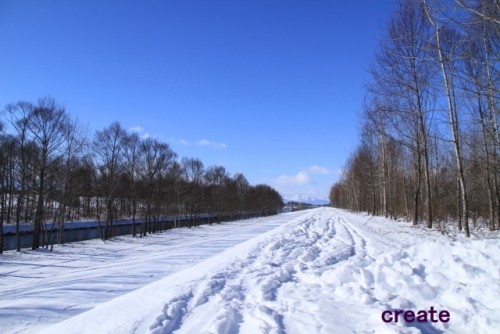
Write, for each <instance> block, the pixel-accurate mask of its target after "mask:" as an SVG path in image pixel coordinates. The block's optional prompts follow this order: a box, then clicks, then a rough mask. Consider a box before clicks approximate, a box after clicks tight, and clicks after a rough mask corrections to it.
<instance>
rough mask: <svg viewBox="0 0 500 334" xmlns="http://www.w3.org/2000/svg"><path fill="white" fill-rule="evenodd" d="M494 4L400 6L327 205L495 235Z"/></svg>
mask: <svg viewBox="0 0 500 334" xmlns="http://www.w3.org/2000/svg"><path fill="white" fill-rule="evenodd" d="M499 43H500V4H499V2H498V1H497V0H475V1H466V0H454V1H453V0H442V1H435V0H401V1H399V3H398V9H397V11H396V12H395V13H394V14H393V16H392V18H391V20H390V22H389V23H388V25H387V29H386V34H385V36H384V38H382V39H381V41H380V46H379V50H378V52H377V53H376V56H375V60H374V61H373V63H372V65H371V68H370V73H371V81H370V82H369V83H368V84H367V87H366V99H365V104H364V113H363V117H362V132H361V143H360V144H359V146H358V147H357V149H356V150H355V151H354V152H353V153H352V155H351V157H350V158H349V160H348V161H347V163H346V165H345V167H344V168H343V175H342V177H341V179H340V181H339V182H338V183H336V184H335V185H333V187H332V188H331V192H330V201H331V203H333V205H335V206H337V207H342V208H348V209H350V210H356V211H367V212H370V213H372V214H381V215H385V216H392V217H397V216H406V217H408V219H411V220H412V221H413V224H418V223H419V222H425V224H426V226H427V227H429V228H431V227H433V225H434V224H435V223H440V222H443V221H446V220H448V219H452V220H454V221H457V222H458V228H459V229H460V230H463V231H464V233H465V235H466V236H469V235H470V230H469V223H470V221H472V222H473V223H474V224H476V222H477V221H478V219H479V218H481V221H482V222H485V223H486V224H487V226H488V227H489V229H490V230H495V229H498V228H499V226H500V160H499V153H500V152H499V148H500V134H499V130H500V129H499V109H498V107H499V96H500V94H499V93H500V92H499V86H498V84H499V80H500V77H499V73H498V71H499V69H500V67H499V54H500V52H499V46H500V44H499Z"/></svg>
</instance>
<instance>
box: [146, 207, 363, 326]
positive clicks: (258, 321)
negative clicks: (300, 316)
mask: <svg viewBox="0 0 500 334" xmlns="http://www.w3.org/2000/svg"><path fill="white" fill-rule="evenodd" d="M347 225H348V224H347V223H345V221H342V218H341V217H329V218H328V219H325V216H324V215H322V214H321V213H315V214H312V215H310V216H309V217H307V219H304V220H303V221H302V222H300V224H297V225H296V226H295V227H294V228H293V229H292V230H291V232H289V233H285V234H281V235H277V236H274V237H272V238H271V239H270V240H268V241H267V242H262V243H260V244H259V245H258V246H257V247H256V248H255V249H254V250H253V251H252V252H251V253H250V254H249V255H248V256H246V257H243V258H242V259H240V260H239V261H237V262H235V263H233V264H231V265H230V266H229V267H228V268H227V269H226V271H225V272H223V273H217V274H215V275H211V276H210V275H207V276H206V277H205V278H204V280H202V281H201V282H199V283H197V284H194V285H193V286H191V287H190V289H189V291H188V292H187V293H185V294H184V295H183V296H181V297H182V298H181V299H182V300H181V301H180V300H179V298H174V299H172V300H170V301H168V302H167V303H166V304H165V306H164V308H163V310H162V312H161V314H160V315H159V316H158V317H157V318H156V321H155V322H154V323H153V324H151V326H150V332H151V333H154V334H160V333H171V332H173V331H175V333H189V332H193V331H195V329H198V330H199V328H200V327H199V326H200V323H199V321H197V320H196V319H203V323H204V324H203V325H204V331H200V332H201V333H203V332H207V333H212V332H216V333H236V332H238V331H240V330H243V331H246V332H252V331H253V332H259V333H276V334H278V333H285V332H286V328H285V327H286V326H285V321H284V317H285V315H286V314H287V313H289V311H290V310H289V309H290V307H293V306H291V305H287V304H286V303H283V301H281V300H278V299H277V296H278V294H279V293H280V290H281V289H282V288H283V287H284V286H287V285H288V286H290V285H300V284H304V283H306V284H311V283H314V284H318V283H321V273H322V272H324V271H325V267H328V268H332V269H333V268H334V267H338V266H341V264H342V263H343V262H345V261H348V260H349V259H350V258H352V257H353V256H356V254H358V255H357V256H363V253H364V241H363V239H362V237H360V236H359V235H358V234H357V233H356V232H355V231H354V230H352V229H350V228H349V227H348V226H347ZM332 249H333V250H334V251H333V252H325V251H324V250H332ZM214 286H215V287H217V288H215V289H214ZM179 303H180V304H181V305H182V307H181V308H179V307H177V305H179ZM241 326H244V328H241Z"/></svg>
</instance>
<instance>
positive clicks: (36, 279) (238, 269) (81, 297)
mask: <svg viewBox="0 0 500 334" xmlns="http://www.w3.org/2000/svg"><path fill="white" fill-rule="evenodd" d="M499 246H500V243H499V241H498V239H491V240H480V241H477V240H476V241H474V240H472V241H471V240H463V239H462V238H458V241H450V238H449V237H446V236H442V235H440V234H438V233H436V232H435V231H426V230H423V229H422V228H420V227H419V228H413V227H410V226H409V225H408V224H406V223H402V222H395V221H390V220H386V219H384V218H374V217H369V216H365V215H355V214H351V213H347V212H345V211H341V210H335V209H329V208H320V209H315V210H311V211H307V212H294V213H289V214H283V215H279V216H275V217H267V218H261V219H255V220H247V221H241V222H235V223H229V224H223V225H217V226H204V227H200V228H196V229H179V230H175V231H168V232H166V233H163V234H158V235H154V236H148V237H147V238H143V239H132V238H128V237H121V238H117V239H116V240H114V241H109V242H106V243H103V242H102V241H88V242H81V243H75V244H71V245H64V246H61V247H58V248H57V249H56V251H55V252H54V253H47V252H41V251H39V252H23V253H21V254H16V253H13V252H8V253H7V254H6V255H2V256H1V257H0V262H1V265H0V328H1V331H2V333H18V332H19V333H31V332H44V333H172V332H175V333H499V332H500V319H499V318H498V314H500V280H499V278H500V254H499V253H500V252H499V250H500V247H499ZM431 306H433V307H434V308H435V309H437V310H448V311H449V312H450V314H451V319H450V321H449V322H448V323H442V322H437V323H433V322H427V323H418V322H414V323H405V322H404V321H399V322H398V323H391V324H388V323H384V322H383V321H382V320H381V313H382V312H383V311H384V310H395V309H404V310H413V311H415V312H416V311H418V310H428V309H429V308H430V307H431Z"/></svg>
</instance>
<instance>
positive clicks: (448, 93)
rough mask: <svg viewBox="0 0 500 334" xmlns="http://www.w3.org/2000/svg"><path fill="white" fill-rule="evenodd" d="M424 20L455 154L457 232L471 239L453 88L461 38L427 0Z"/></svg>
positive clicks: (457, 112) (458, 123)
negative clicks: (429, 32) (429, 28)
mask: <svg viewBox="0 0 500 334" xmlns="http://www.w3.org/2000/svg"><path fill="white" fill-rule="evenodd" d="M422 3H423V5H424V9H425V12H426V15H427V18H428V20H429V22H430V24H431V25H432V27H433V29H434V50H435V52H436V53H437V57H436V60H437V62H438V64H439V68H440V70H441V75H442V80H443V81H442V83H443V88H444V93H445V97H446V102H447V109H448V110H447V111H448V118H449V126H450V132H451V142H452V144H453V148H454V151H455V163H456V170H457V182H458V185H459V199H460V203H461V206H462V208H461V209H462V211H461V217H459V229H462V221H463V227H464V232H465V235H466V236H467V237H470V231H469V207H468V206H469V201H468V198H467V184H466V182H465V171H464V163H463V155H462V143H461V138H460V118H459V111H458V107H457V99H456V96H457V94H456V85H455V73H454V72H455V69H456V64H455V62H456V61H457V60H458V58H460V56H461V55H460V54H459V52H460V51H459V50H460V37H459V36H458V33H457V32H456V31H455V30H454V29H452V28H451V27H450V26H448V25H446V24H442V22H440V18H438V14H437V11H438V8H437V6H436V5H435V4H434V6H430V5H429V4H428V1H427V0H422Z"/></svg>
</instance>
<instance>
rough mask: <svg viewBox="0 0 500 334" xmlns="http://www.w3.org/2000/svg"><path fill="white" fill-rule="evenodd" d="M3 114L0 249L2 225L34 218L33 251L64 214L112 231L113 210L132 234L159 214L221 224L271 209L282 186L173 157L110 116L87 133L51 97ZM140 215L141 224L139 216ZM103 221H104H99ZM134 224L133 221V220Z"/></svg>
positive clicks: (146, 229)
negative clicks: (251, 181)
mask: <svg viewBox="0 0 500 334" xmlns="http://www.w3.org/2000/svg"><path fill="white" fill-rule="evenodd" d="M2 118H3V120H2V119H1V118H0V232H1V233H0V253H1V252H2V250H3V226H4V224H14V225H15V233H16V245H17V250H18V251H20V234H21V231H20V226H21V224H23V223H31V224H32V226H33V239H32V249H37V248H40V247H43V246H46V247H47V246H48V245H49V243H50V240H49V239H48V238H47V237H46V233H45V232H46V231H47V230H48V229H51V230H52V229H56V230H57V234H56V237H55V239H56V240H53V241H52V244H53V242H60V243H62V242H63V241H64V240H63V233H62V231H63V230H64V224H65V222H67V221H73V220H81V219H96V220H97V221H98V222H99V228H100V231H101V237H102V238H103V239H109V238H111V237H113V236H114V226H115V222H116V220H117V219H119V218H124V217H127V218H131V219H132V235H133V236H137V235H138V236H145V235H146V234H147V233H154V232H157V231H159V230H161V229H162V226H163V225H162V224H161V222H162V221H163V220H164V219H165V218H166V217H181V216H182V217H184V218H186V219H187V218H189V219H190V220H189V221H190V224H191V226H193V225H197V224H198V223H199V222H198V218H199V217H201V216H202V215H204V216H205V217H206V216H208V217H209V218H210V219H212V220H215V221H216V222H220V219H221V217H223V216H226V217H227V216H231V217H233V218H235V219H237V218H238V217H242V216H245V215H248V214H250V213H252V214H259V215H267V214H274V213H276V212H277V211H278V210H279V209H280V208H281V207H282V205H283V203H282V198H281V196H280V194H279V193H278V192H277V191H276V190H274V189H273V188H271V187H269V186H267V185H263V184H261V185H256V186H252V185H250V184H249V182H248V181H247V179H246V178H245V176H244V175H243V174H241V173H236V174H235V175H233V176H231V175H230V174H229V173H228V172H227V171H226V169H225V168H224V167H223V166H211V167H208V168H205V166H204V164H203V162H202V161H200V160H199V159H196V158H182V159H179V158H178V156H177V154H176V153H175V152H174V151H173V150H172V149H171V148H170V146H169V145H168V144H166V143H163V142H161V141H160V140H158V139H155V138H140V137H139V136H138V135H137V134H136V133H132V132H129V131H127V130H125V129H124V128H123V127H122V126H121V125H120V123H118V122H115V123H112V124H111V125H109V126H108V127H106V128H104V129H102V130H99V131H96V132H95V134H94V136H93V138H90V139H89V138H88V137H89V136H88V135H87V133H86V131H83V130H82V127H81V125H79V124H78V122H77V121H75V120H74V119H72V118H71V117H70V115H69V114H68V113H67V111H66V110H65V108H63V107H62V106H61V105H59V104H58V103H57V102H56V101H55V100H54V99H53V98H50V97H46V98H41V99H39V100H38V101H37V102H36V103H30V102H24V101H23V102H18V103H15V104H9V105H7V106H6V107H5V109H4V110H3V112H2ZM139 219H140V221H141V223H140V224H137V227H136V221H138V220H139ZM101 222H102V228H101ZM139 226H140V228H139Z"/></svg>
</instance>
